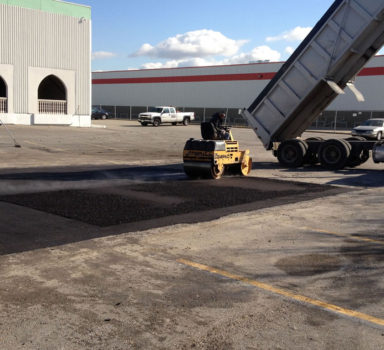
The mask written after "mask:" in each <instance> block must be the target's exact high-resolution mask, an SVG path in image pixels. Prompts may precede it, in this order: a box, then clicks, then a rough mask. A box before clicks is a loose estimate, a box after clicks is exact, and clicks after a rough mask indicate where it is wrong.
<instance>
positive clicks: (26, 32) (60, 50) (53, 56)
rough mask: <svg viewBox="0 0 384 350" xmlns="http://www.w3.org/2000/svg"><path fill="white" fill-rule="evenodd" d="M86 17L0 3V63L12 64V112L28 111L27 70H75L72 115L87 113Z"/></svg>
mask: <svg viewBox="0 0 384 350" xmlns="http://www.w3.org/2000/svg"><path fill="white" fill-rule="evenodd" d="M90 28H91V23H90V20H80V19H79V18H75V17H70V16H67V15H62V14H55V13H48V12H43V11H39V10H32V9H27V8H23V7H17V6H9V5H4V4H0V45H1V46H0V64H4V65H13V91H14V95H13V112H14V113H20V114H23V113H25V114H27V113H32V111H30V110H29V107H28V106H29V104H28V99H29V96H28V95H29V92H28V69H29V68H30V67H34V68H50V69H56V70H68V71H74V72H75V86H66V87H67V89H74V90H75V91H74V96H75V101H73V103H74V105H75V112H76V114H82V115H89V114H90V104H91V101H90V99H91V96H90V79H91V72H90V54H91V53H90V41H91V38H90V35H91V30H90ZM0 75H1V72H0Z"/></svg>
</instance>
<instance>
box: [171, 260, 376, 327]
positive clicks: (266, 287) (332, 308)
mask: <svg viewBox="0 0 384 350" xmlns="http://www.w3.org/2000/svg"><path fill="white" fill-rule="evenodd" d="M177 262H179V263H181V264H183V265H186V266H190V267H194V268H196V269H199V270H201V271H207V272H210V273H213V274H216V275H219V276H223V277H227V278H230V279H232V280H236V281H240V282H243V283H246V284H249V285H252V286H255V287H257V288H260V289H263V290H266V291H269V292H272V293H274V294H278V295H282V296H284V297H286V298H289V299H293V300H296V301H299V302H302V303H305V304H310V305H314V306H317V307H319V308H321V309H324V310H327V311H332V312H336V313H338V314H341V315H345V316H349V317H352V318H355V319H359V320H361V321H367V322H370V323H373V324H375V325H379V326H384V319H381V318H377V317H374V316H370V315H367V314H364V313H362V312H358V311H355V310H350V309H346V308H343V307H340V306H337V305H333V304H329V303H327V302H324V301H321V300H316V299H312V298H309V297H306V296H303V295H299V294H295V293H292V292H290V291H287V290H284V289H280V288H276V287H273V286H271V285H269V284H266V283H263V282H258V281H255V280H251V279H249V278H247V277H243V276H239V275H235V274H232V273H230V272H228V271H224V270H220V269H216V268H214V267H210V266H207V265H203V264H199V263H196V262H193V261H189V260H186V259H178V260H177Z"/></svg>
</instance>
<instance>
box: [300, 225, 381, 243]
mask: <svg viewBox="0 0 384 350" xmlns="http://www.w3.org/2000/svg"><path fill="white" fill-rule="evenodd" d="M300 228H301V229H302V230H308V231H314V232H319V233H325V234H327V235H332V236H338V237H343V238H348V239H354V240H357V241H365V242H370V243H377V244H383V245H384V241H380V240H378V239H373V238H366V237H360V236H350V235H345V234H342V233H339V232H333V231H327V230H320V229H317V228H311V227H300Z"/></svg>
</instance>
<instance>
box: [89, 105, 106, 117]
mask: <svg viewBox="0 0 384 350" xmlns="http://www.w3.org/2000/svg"><path fill="white" fill-rule="evenodd" d="M110 117H111V116H110V114H109V113H108V112H106V111H104V109H102V108H100V107H93V108H92V115H91V118H92V119H108V118H110Z"/></svg>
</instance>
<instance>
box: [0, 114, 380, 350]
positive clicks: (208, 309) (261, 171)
mask: <svg viewBox="0 0 384 350" xmlns="http://www.w3.org/2000/svg"><path fill="white" fill-rule="evenodd" d="M94 124H95V127H93V128H89V129H85V128H84V129H83V128H68V127H59V126H56V127H54V126H34V127H27V126H9V129H10V131H11V132H12V133H13V134H14V136H15V138H16V140H17V142H18V143H19V144H20V145H21V148H17V147H14V144H13V141H12V140H11V139H10V138H9V137H8V135H7V134H6V132H5V131H4V129H3V128H2V127H0V155H1V159H2V163H1V165H0V253H1V256H0V261H1V264H0V277H1V279H2V283H1V285H0V300H1V303H0V316H1V318H0V329H1V335H0V348H1V349H12V350H13V349H229V350H231V349H308V348H310V349H382V348H383V346H384V298H383V296H384V278H383V268H384V235H383V224H384V220H383V217H382V211H383V208H384V196H383V194H384V190H383V185H384V176H383V171H384V164H374V163H373V162H372V161H371V160H369V161H368V162H366V163H364V164H363V165H361V166H360V167H358V168H355V169H345V170H342V171H326V170H323V169H321V168H319V167H318V166H314V167H306V168H300V169H284V168H281V167H279V166H278V164H277V163H276V161H275V159H274V157H273V156H272V155H271V154H270V152H267V151H265V150H264V149H263V148H262V146H261V144H260V142H259V141H258V140H257V138H256V136H255V135H254V133H253V132H252V131H251V130H249V129H234V130H233V134H234V136H235V138H236V139H238V140H239V142H240V146H241V148H243V149H244V148H249V149H250V151H251V156H252V157H253V170H252V172H251V174H250V176H249V177H245V178H244V177H225V178H223V179H221V180H218V181H214V180H212V181H210V180H197V181H191V180H189V179H187V178H186V176H185V175H184V173H183V169H182V164H181V162H182V149H183V146H184V143H185V141H186V140H187V139H188V138H190V137H195V138H198V137H199V128H198V126H194V125H190V126H188V127H184V126H160V127H158V128H154V127H141V126H139V125H138V123H135V122H129V121H121V120H107V121H97V122H95V123H94ZM104 126H105V127H104ZM307 135H308V136H312V134H311V133H307ZM323 137H326V138H334V137H337V138H339V137H345V135H343V134H335V135H334V134H324V135H323Z"/></svg>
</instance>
